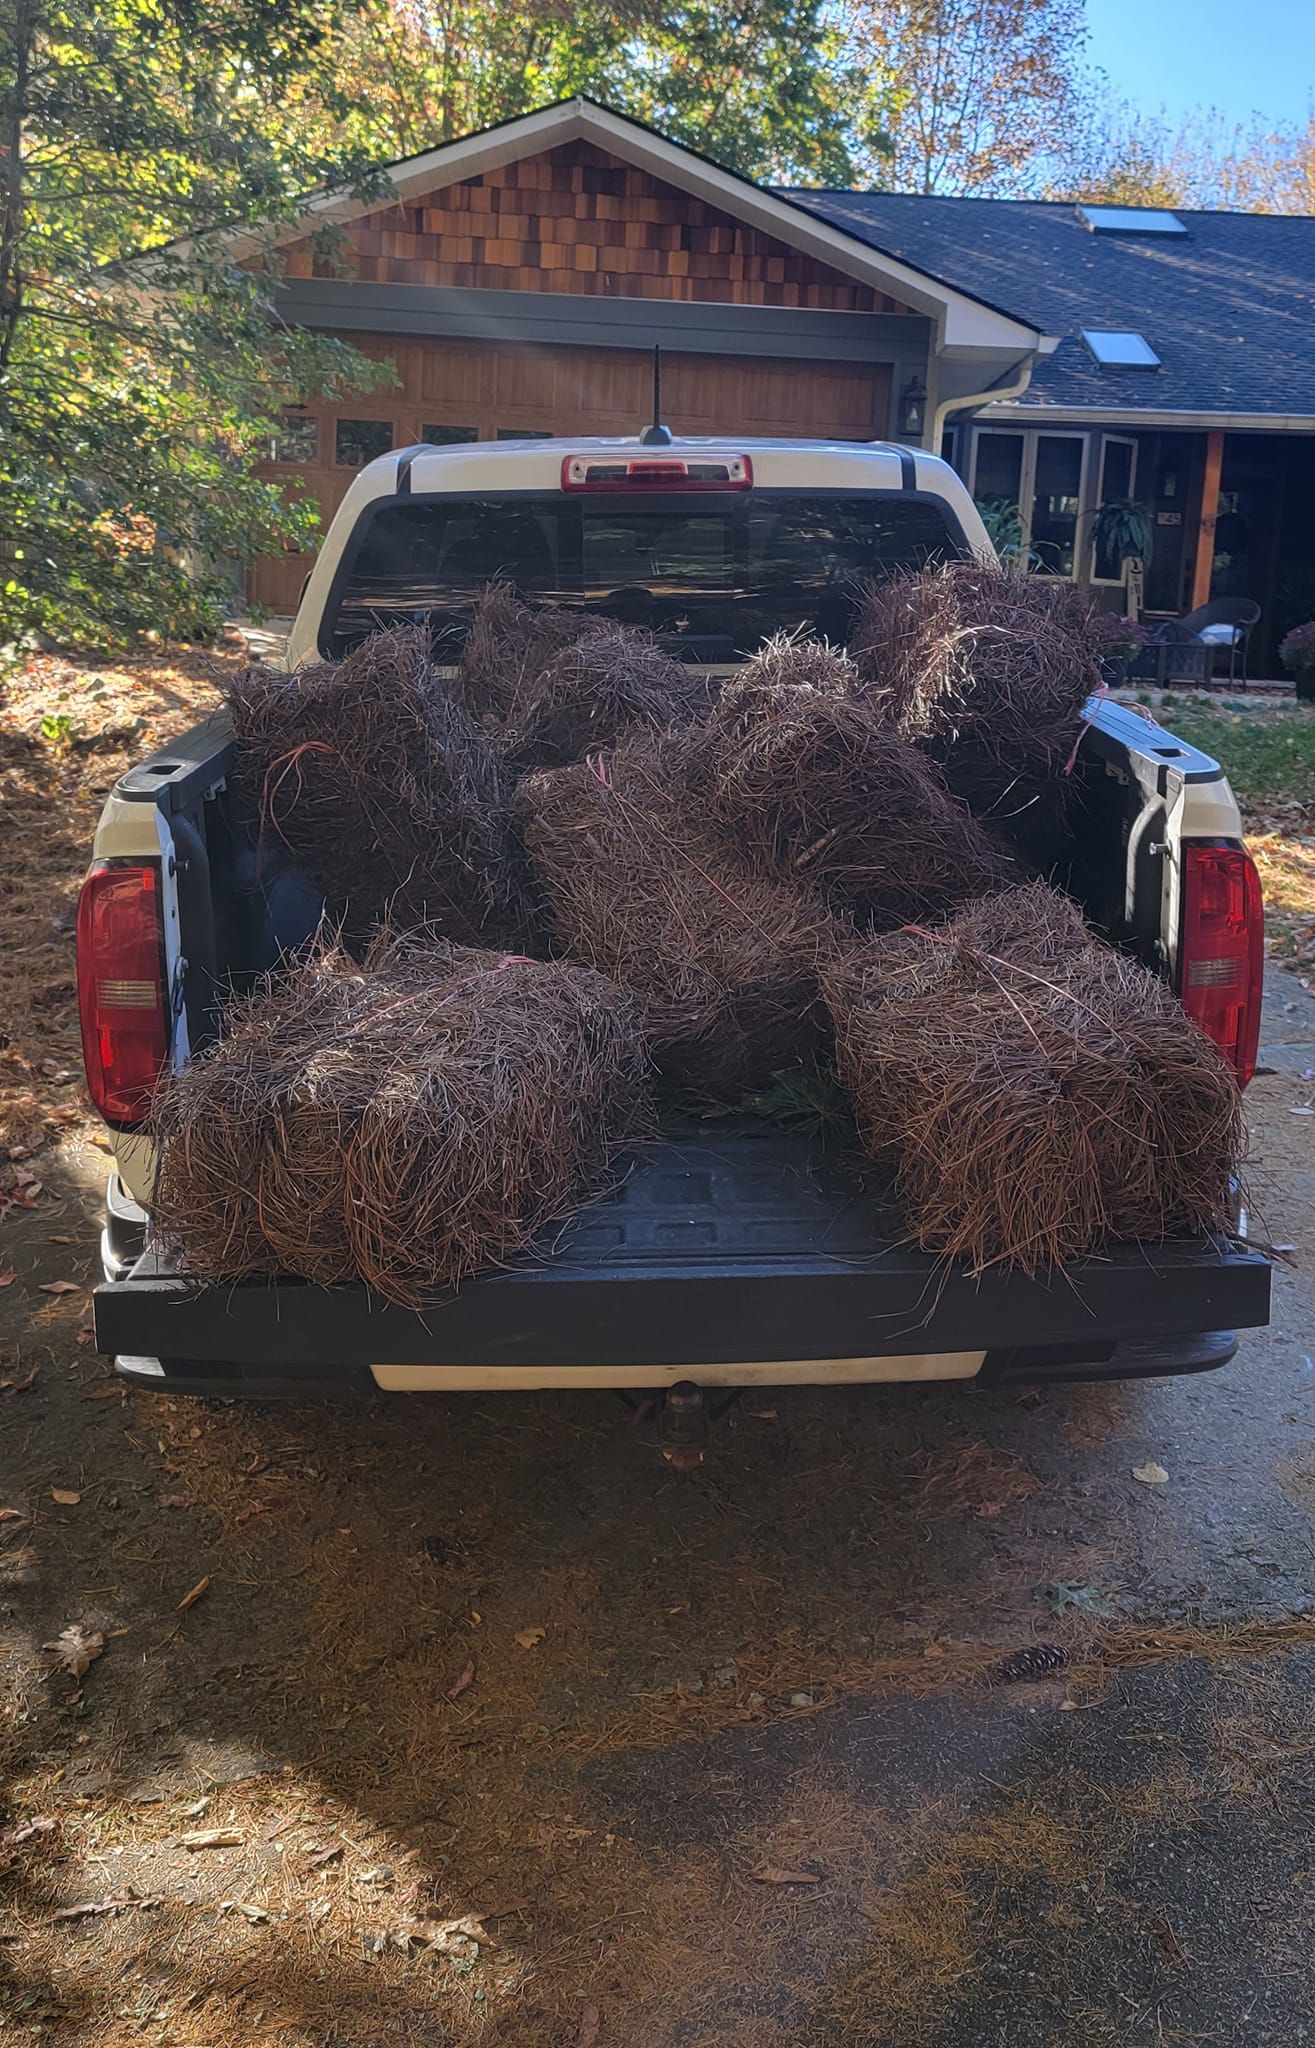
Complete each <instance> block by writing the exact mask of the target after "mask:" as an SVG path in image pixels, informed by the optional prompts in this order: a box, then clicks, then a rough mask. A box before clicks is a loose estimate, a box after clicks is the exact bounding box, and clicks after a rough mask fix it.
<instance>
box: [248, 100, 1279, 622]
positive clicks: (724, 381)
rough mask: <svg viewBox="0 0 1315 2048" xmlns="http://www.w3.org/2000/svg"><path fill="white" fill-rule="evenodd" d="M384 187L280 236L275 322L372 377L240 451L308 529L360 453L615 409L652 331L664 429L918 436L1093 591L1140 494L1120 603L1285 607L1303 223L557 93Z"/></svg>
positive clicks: (638, 393)
mask: <svg viewBox="0 0 1315 2048" xmlns="http://www.w3.org/2000/svg"><path fill="white" fill-rule="evenodd" d="M386 175H387V178H388V181H389V183H390V184H391V186H392V195H393V196H392V197H390V198H389V199H388V200H387V201H386V202H383V203H381V202H380V200H379V199H378V198H377V197H376V198H374V199H372V200H371V201H369V202H362V201H359V200H355V199H352V198H349V197H345V196H341V195H326V196H324V197H322V198H320V199H317V200H316V201H314V202H313V203H312V205H311V207H310V208H309V209H308V212H307V214H306V215H305V216H304V217H303V219H302V221H301V222H300V223H298V224H297V225H296V226H295V227H294V228H293V229H291V230H290V231H289V233H288V235H287V237H286V238H285V244H284V247H283V249H282V251H281V260H282V264H283V280H282V283H281V285H280V287H279V301H280V308H281V311H282V312H283V314H284V316H285V317H286V318H288V319H290V320H292V321H295V322H297V323H299V324H302V325H304V326H307V327H313V328H317V329H321V330H328V331H332V332H335V333H339V334H342V335H344V336H346V337H348V338H350V339H351V340H352V341H353V342H355V344H356V345H357V346H358V347H359V348H361V349H362V350H363V351H364V352H366V353H367V354H369V355H372V356H376V357H381V358H385V359H388V360H389V361H391V363H392V364H393V365H394V369H395V373H396V382H395V384H394V385H393V387H392V388H391V389H389V390H388V391H385V392H376V393H371V394H369V395H366V396H360V397H357V398H354V399H344V400H340V401H337V402H335V403H333V404H331V405H329V404H324V405H309V406H305V407H297V408H293V409H290V411H289V412H288V414H287V416H286V417H285V419H284V420H283V422H282V426H281V430H280V432H279V434H278V436H277V438H276V440H275V443H274V445H273V446H272V447H271V449H270V461H269V464H268V473H269V474H270V475H272V476H276V477H280V478H286V480H287V482H288V484H289V486H290V487H292V488H296V489H298V490H299V491H307V490H309V491H310V492H311V493H313V495H314V496H315V497H316V499H317V500H318V502H319V504H320V506H321V509H322V511H323V513H324V515H325V516H326V517H328V516H330V515H331V514H332V512H333V511H334V510H335V509H336V507H337V505H338V503H339V501H340V500H341V498H342V496H343V494H344V492H345V490H346V488H347V486H348V484H349V483H350V481H351V478H352V475H353V474H354V472H355V470H356V469H358V468H359V467H360V465H361V464H362V463H363V462H365V461H368V460H369V459H370V458H371V457H372V456H374V455H376V454H378V453H380V452H382V451H383V450H384V449H387V448H388V447H392V446H406V445H409V444H411V443H415V442H418V441H430V442H451V441H462V440H472V439H498V438H508V437H522V436H526V435H533V436H539V435H551V434H573V433H618V432H629V431H632V430H633V429H634V428H635V427H637V426H638V425H639V424H641V423H642V422H643V421H645V420H646V419H647V418H648V417H649V413H650V409H651V403H652V349H653V345H654V344H655V343H660V344H661V346H662V349H663V358H664V375H663V412H664V415H665V417H666V419H667V421H668V423H669V424H670V425H671V426H673V427H674V428H675V429H676V431H677V432H685V433H718V434H735V433H742V434H746V435H748V434H755V435H756V434H770V435H777V434H779V435H786V436H793V435H811V436H821V437H826V438H836V439H841V440H869V439H888V438H893V439H896V440H901V441H905V442H908V443H911V444H913V445H920V446H923V447H928V448H938V449H940V450H942V452H944V453H945V454H946V455H947V456H948V457H949V459H950V460H952V461H954V462H955V463H956V464H957V466H958V467H959V468H960V469H961V470H962V471H963V473H964V475H965V476H966V477H967V479H968V481H969V483H970V484H971V486H972V488H973V489H974V491H975V493H976V495H977V496H978V498H979V499H997V500H1006V501H1009V502H1010V503H1012V504H1014V505H1017V506H1018V507H1019V515H1020V520H1021V525H1022V530H1023V536H1024V538H1025V540H1026V541H1027V542H1028V544H1029V545H1030V547H1031V548H1032V549H1033V551H1034V553H1035V554H1036V556H1037V557H1038V560H1039V563H1040V566H1041V567H1042V569H1043V570H1044V571H1045V572H1047V573H1050V574H1056V575H1063V576H1070V577H1075V578H1077V579H1079V580H1081V581H1083V582H1092V583H1093V584H1094V585H1095V587H1096V588H1097V589H1098V590H1099V592H1100V594H1101V600H1102V602H1104V603H1106V604H1108V605H1110V606H1112V607H1114V608H1116V609H1122V608H1123V605H1124V604H1125V602H1126V595H1125V591H1124V589H1123V585H1122V581H1121V573H1122V572H1121V569H1120V565H1118V564H1117V563H1115V562H1113V561H1110V560H1100V559H1098V558H1097V552H1096V550H1095V549H1094V548H1093V545H1092V519H1093V515H1094V513H1095V510H1096V508H1097V506H1098V505H1099V504H1100V503H1101V502H1103V501H1105V500H1109V499H1129V498H1136V499H1140V500H1144V501H1145V502H1147V503H1148V504H1149V505H1150V506H1151V507H1152V511H1153V517H1154V532H1155V545H1154V549H1153V552H1152V556H1151V560H1150V563H1149V565H1148V569H1147V578H1146V587H1145V604H1146V609H1147V611H1148V613H1150V614H1151V615H1154V614H1156V613H1161V614H1166V615H1167V614H1172V613H1175V612H1178V611H1179V610H1183V609H1187V608H1189V607H1190V606H1191V605H1192V604H1193V603H1196V602H1201V601H1203V600H1204V598H1205V597H1206V596H1208V595H1210V594H1215V595H1219V594H1223V593H1229V592H1232V591H1234V590H1237V591H1240V592H1242V593H1244V594H1246V595H1250V596H1254V597H1256V598H1258V599H1259V601H1260V602H1261V604H1262V607H1263V610H1264V618H1263V620H1262V636H1263V645H1262V647H1261V650H1260V659H1261V660H1263V661H1266V662H1268V660H1270V659H1272V650H1273V644H1274V640H1275V637H1276V635H1277V634H1279V633H1281V631H1282V630H1284V629H1285V626H1286V625H1287V624H1290V623H1292V622H1293V618H1294V617H1296V616H1301V617H1306V616H1310V615H1312V614H1315V569H1313V568H1310V567H1307V566H1306V564H1308V563H1311V564H1315V549H1313V547H1312V543H1315V526H1313V521H1315V512H1313V510H1312V508H1313V507H1315V488H1312V486H1315V320H1312V293H1313V290H1315V219H1298V218H1290V217H1289V218H1276V217H1272V216H1269V217H1265V216H1246V215H1232V214H1213V213H1181V214H1178V215H1168V214H1158V213H1150V212H1147V213H1142V212H1138V211H1135V210H1130V209H1118V210H1112V209H1101V208H1094V207H1089V208H1075V207H1073V206H1070V205H1060V204H1054V205H1050V204H1034V203H1031V202H1026V201H993V200H958V199H938V198H920V197H914V196H905V195H891V194H879V193H855V192H837V191H811V190H810V191H802V190H799V191H795V190H777V189H769V188H767V187H764V186H761V185H758V184H755V183H754V182H752V181H751V180H749V179H746V178H743V177H740V176H738V175H736V174H735V173H733V172H730V171H727V170H725V169H723V168H721V167H720V166H719V165H717V164H714V163H713V162H711V161H710V160H709V159H708V158H705V157H703V156H701V155H699V154H698V153H697V152H696V151H693V150H690V149H687V148H685V147H683V146H681V145H679V144H676V143H672V142H670V141H668V140H666V139H665V138H664V137H663V136H661V135H658V134H656V133H655V132H654V131H653V130H651V129H649V128H646V127H645V126H644V125H643V124H642V123H639V122H635V121H632V120H630V119H628V118H627V117H625V116H623V115H619V114H616V113H614V112H611V111H610V110H608V109H606V108H604V107H601V106H598V105H596V104H594V103H593V102H591V101H589V100H584V99H575V100H570V101H566V102H563V103H562V104H560V105H558V106H554V107H549V108H546V109H544V110H542V111H540V112H537V113H533V114H528V115H525V116H523V117H521V118H520V119H517V120H513V121H509V122H505V123H503V124H502V125H501V126H499V127H497V128H494V129H491V130H488V131H487V132H485V133H483V134H479V135H474V136H470V137H466V138H463V139H461V140H458V141H455V142H450V143H445V144H442V145H440V146H439V147H437V148H435V149H432V150H429V151H426V152H425V153H423V154H422V155H420V156H416V157H411V158H408V159H405V160H404V161H402V162H400V163H396V164H393V165H391V166H390V167H389V168H388V170H387V173H386ZM326 230H331V233H327V234H326V232H325V231H326ZM235 253H236V254H238V255H239V256H240V255H242V254H243V253H244V250H243V245H242V244H241V243H240V242H239V243H238V244H236V245H235ZM245 253H246V255H247V256H248V258H249V259H251V260H255V259H254V256H253V253H252V250H251V249H250V248H248V249H247V250H246V251H245ZM306 566H307V564H306V561H305V558H303V557H298V556H287V557H283V558H280V559H278V560H269V561H263V562H259V563H256V564H254V565H253V566H252V569H251V572H250V583H249V595H250V596H251V598H252V599H253V600H254V601H256V602H259V603H261V604H263V605H266V606H268V607H270V608H271V609H273V610H275V611H287V610H290V609H291V608H292V607H293V606H294V605H295V602H296V598H297V593H298V590H299V588H300V585H301V581H302V579H303V577H304V574H305V570H306ZM1303 578H1304V579H1305V580H1304V582H1303ZM1289 613H1290V614H1291V615H1292V616H1289Z"/></svg>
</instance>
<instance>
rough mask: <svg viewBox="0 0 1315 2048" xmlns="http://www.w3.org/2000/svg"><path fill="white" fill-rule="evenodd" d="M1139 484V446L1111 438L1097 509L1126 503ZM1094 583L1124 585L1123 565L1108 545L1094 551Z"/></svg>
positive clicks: (1104, 446)
mask: <svg viewBox="0 0 1315 2048" xmlns="http://www.w3.org/2000/svg"><path fill="white" fill-rule="evenodd" d="M1136 482H1137V443H1136V442H1135V441H1132V440H1125V439H1124V438H1123V437H1122V436H1118V437H1116V436H1114V435H1112V434H1107V435H1106V436H1105V439H1104V441H1103V442H1102V443H1101V450H1100V483H1099V487H1098V489H1097V491H1096V505H1097V508H1098V509H1099V507H1100V506H1102V505H1114V504H1118V503H1120V502H1122V503H1125V504H1126V502H1127V501H1128V499H1130V498H1131V497H1132V495H1133V491H1134V489H1135V486H1136ZM1091 574H1092V580H1093V581H1094V582H1096V583H1122V581H1123V563H1122V561H1121V560H1120V559H1119V557H1118V556H1117V555H1115V554H1113V553H1112V552H1111V550H1110V547H1109V544H1108V542H1107V543H1106V544H1105V546H1104V547H1101V546H1099V545H1097V546H1096V548H1095V549H1094V550H1093V553H1092V562H1091Z"/></svg>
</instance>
